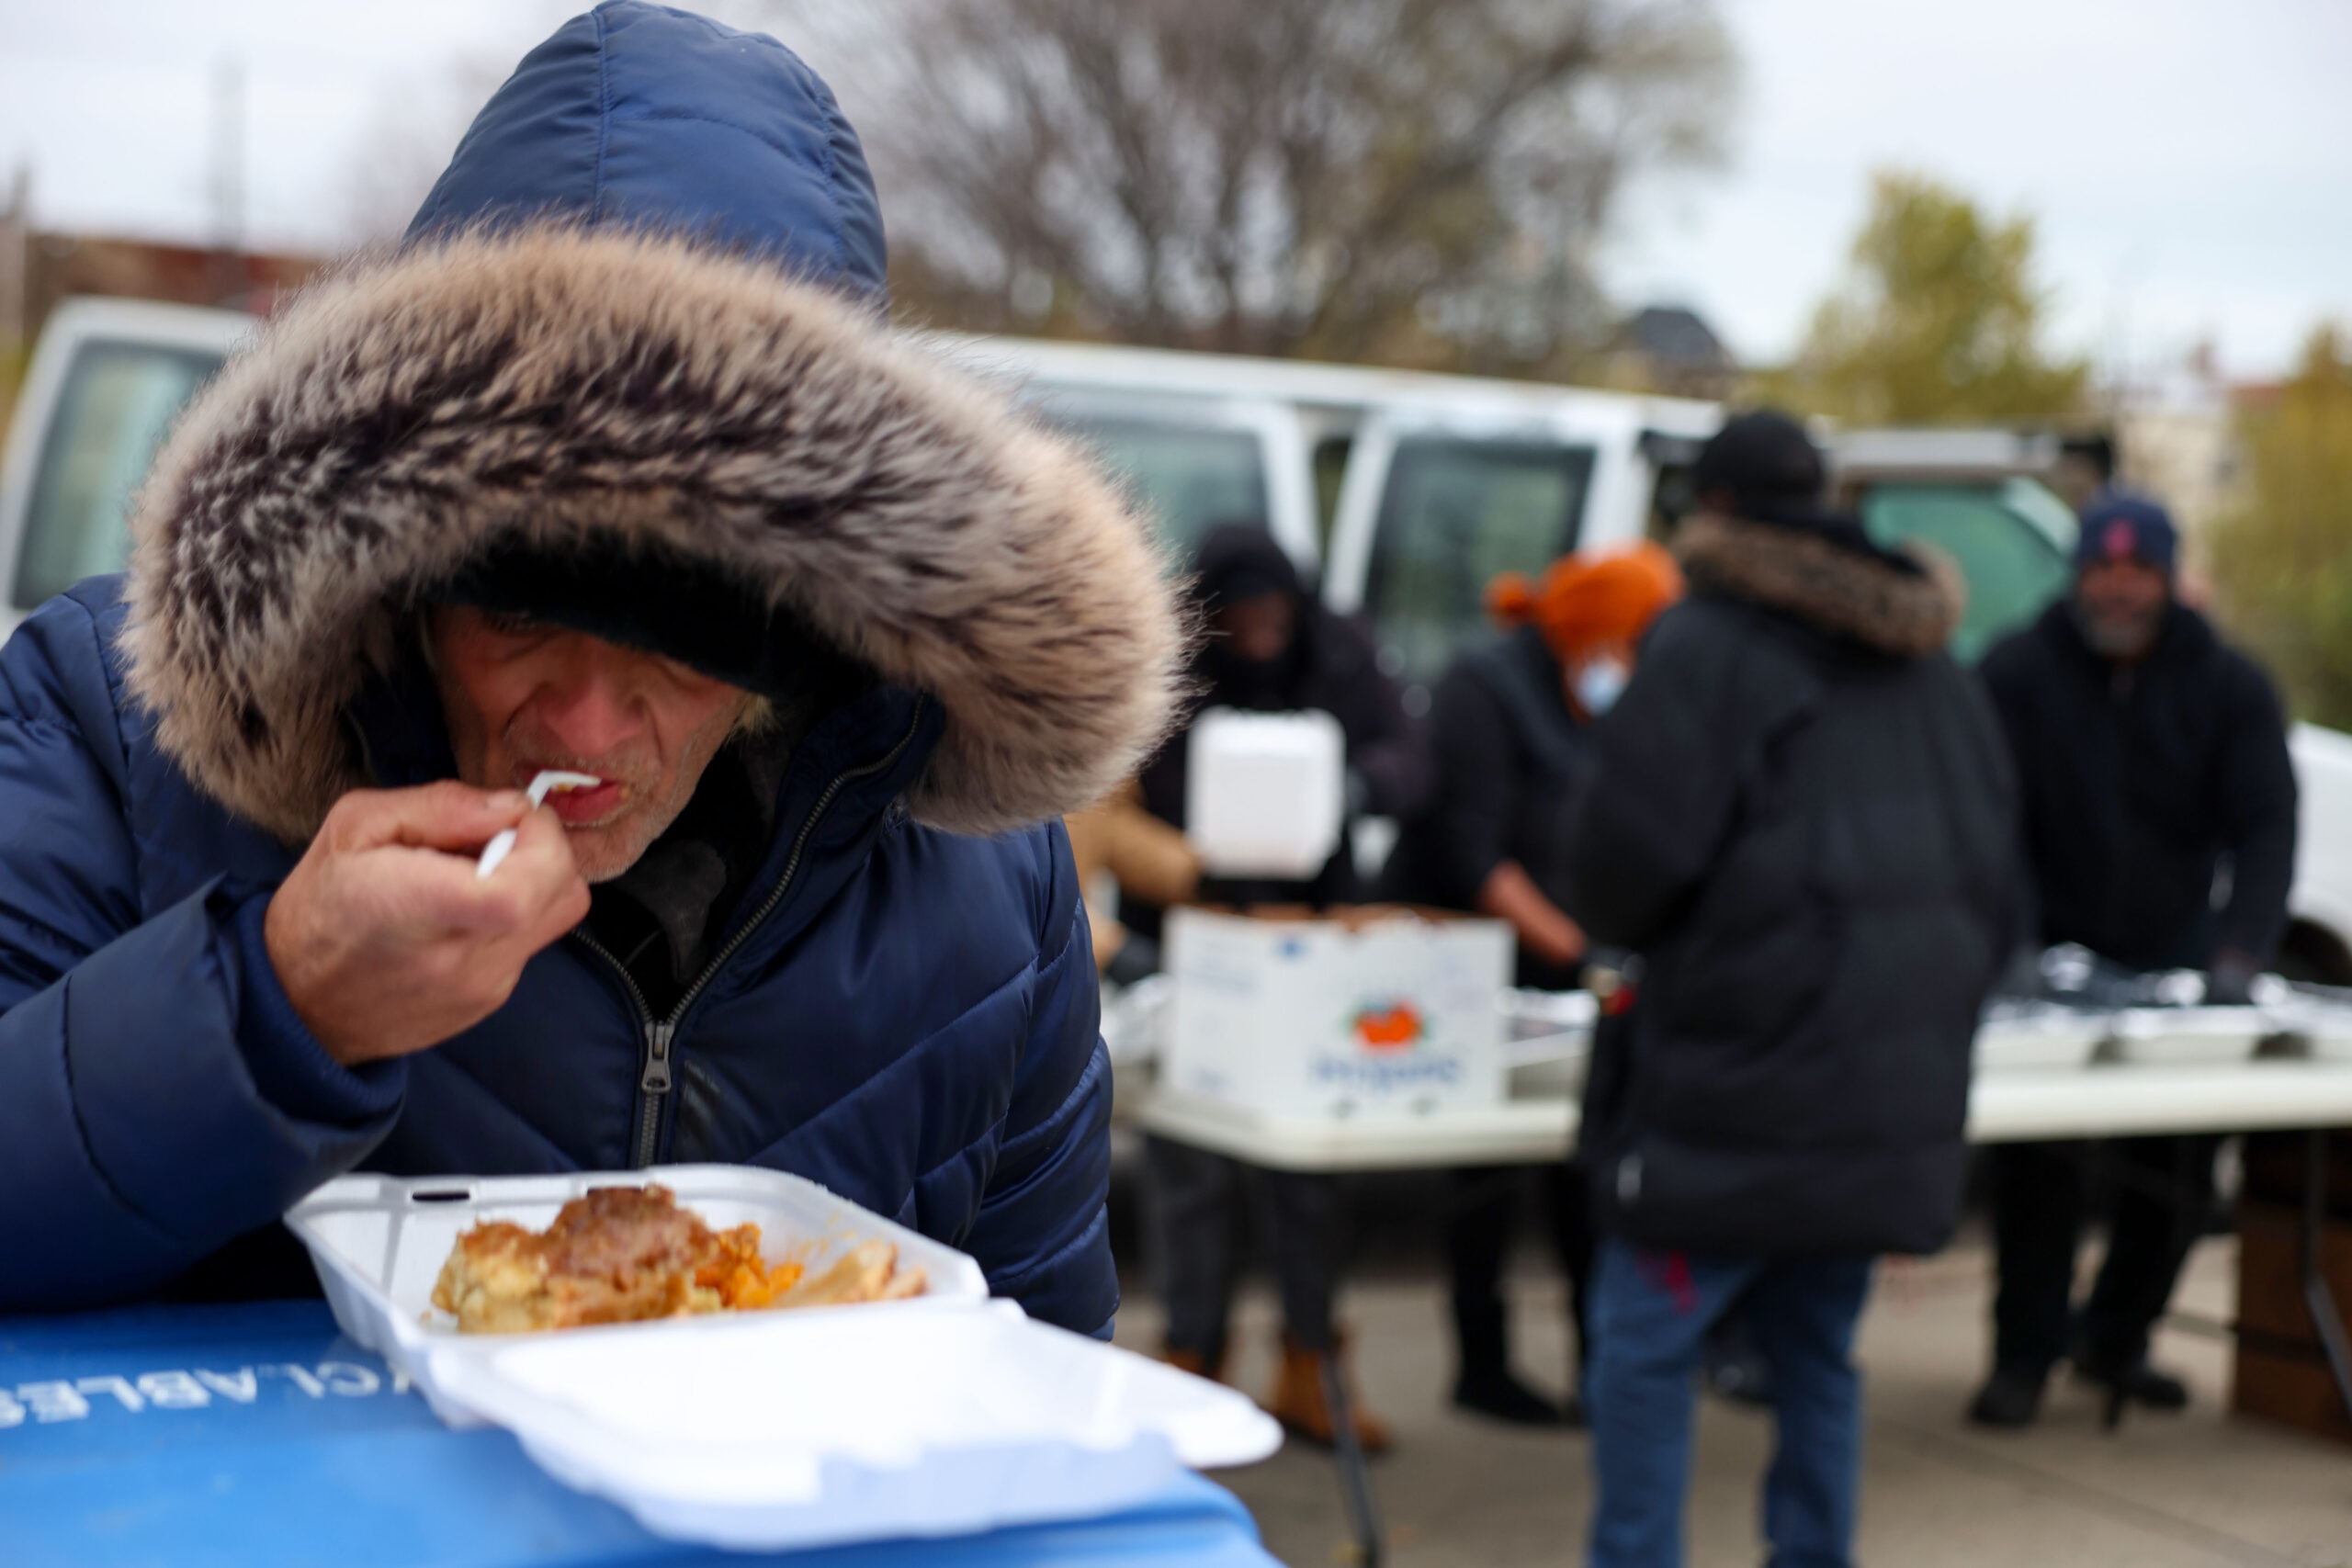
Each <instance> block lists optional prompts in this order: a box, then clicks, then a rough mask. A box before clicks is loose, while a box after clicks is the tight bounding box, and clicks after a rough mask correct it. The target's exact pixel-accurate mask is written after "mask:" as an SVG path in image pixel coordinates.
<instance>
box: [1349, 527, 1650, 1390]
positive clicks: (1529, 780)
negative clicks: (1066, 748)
mask: <svg viewBox="0 0 2352 1568" xmlns="http://www.w3.org/2000/svg"><path fill="white" fill-rule="evenodd" d="M1681 596H1682V574H1681V572H1680V570H1679V569H1678V568H1677V567H1676V566H1675V564H1674V558H1673V557H1672V556H1670V555H1668V553H1667V552H1666V551H1665V550H1663V549H1661V548H1660V547H1657V546H1656V545H1653V544H1646V543H1645V544H1640V545H1635V546H1634V547H1631V548H1626V549H1619V550H1613V551H1610V552H1607V553H1594V554H1579V555H1572V556H1566V557H1563V558H1561V559H1559V560H1556V561H1555V562H1553V563H1552V565H1551V566H1550V567H1549V568H1547V569H1546V570H1544V572H1543V574H1542V575H1541V576H1540V577H1537V578H1534V579H1532V580H1531V579H1529V578H1527V577H1525V576H1523V575H1521V574H1520V573H1517V572H1507V573H1505V574H1503V575H1502V576H1500V577H1498V578H1497V579H1496V580H1495V581H1493V582H1492V583H1491V584H1490V585H1489V586H1488V588H1487V610H1488V613H1489V614H1490V615H1492V616H1493V618H1494V620H1495V622H1496V623H1497V625H1498V626H1500V627H1501V628H1503V630H1504V633H1505V635H1504V636H1503V637H1502V638H1501V639H1500V640H1499V641H1498V642H1495V643H1492V644H1490V645H1488V646H1487V647H1483V648H1479V649H1475V650H1473V651H1472V652H1470V653H1468V654H1466V655H1464V657H1463V658H1462V659H1460V660H1457V661H1456V662H1455V664H1454V666H1453V669H1452V670H1450V671H1447V672H1446V674H1445V677H1444V678H1443V679H1442V680H1441V681H1440V682H1438V684H1437V687H1436V689H1435V690H1434V692H1433V693H1432V694H1431V703H1430V725H1431V728H1432V736H1431V739H1432V742H1433V745H1434V748H1435V751H1436V761H1437V769H1438V787H1437V789H1436V791H1435V792H1434V794H1433V795H1432V796H1431V803H1430V807H1428V808H1427V809H1426V810H1424V811H1423V812H1422V813H1421V814H1420V815H1419V816H1418V817H1416V818H1412V819H1411V820H1409V821H1408V822H1407V823H1406V824H1405V826H1404V829H1403V831H1402V833H1401V834H1400V835H1399V837H1398V840H1397V848H1396V852H1395V853H1394V854H1392V855H1391V856H1390V858H1389V861H1388V866H1387V870H1386V872H1385V874H1384V877H1383V886H1382V892H1383V894H1384V895H1385V897H1391V898H1395V899H1398V900H1400V901H1404V902H1408V903H1416V904H1429V905H1435V906H1437V907H1439V908H1449V909H1461V910H1464V911H1469V912H1475V913H1477V914H1483V915H1488V916H1492V917H1494V918H1496V919H1503V920H1507V921H1509V922H1510V927H1511V929H1512V931H1514V932H1516V933H1517V935H1518V939H1519V957H1518V965H1517V980H1518V983H1519V984H1520V985H1521V986H1527V987H1534V988H1537V989H1541V990H1566V989H1570V988H1573V987H1577V986H1578V985H1580V984H1581V983H1582V972H1583V967H1584V964H1585V961H1586V957H1587V953H1586V944H1585V937H1584V932H1583V931H1580V930H1578V929H1577V923H1576V922H1575V921H1574V920H1572V919H1569V918H1568V917H1567V915H1566V912H1565V911H1564V910H1563V908H1562V905H1563V904H1565V903H1566V897H1564V893H1563V886H1562V882H1561V878H1560V870H1559V861H1560V854H1559V847H1560V844H1561V842H1562V840H1563V835H1564V831H1565V829H1566V823H1567V815H1568V804H1569V801H1570V799H1571V798H1572V797H1573V795H1574V794H1575V792H1576V789H1577V784H1579V782H1580V780H1581V778H1582V776H1583V773H1584V769H1585V751H1586V732H1587V729H1588V728H1589V726H1590V725H1591V724H1592V723H1593V722H1594V721H1595V720H1597V719H1598V718H1600V716H1602V715H1603V714H1606V713H1607V712H1608V711H1609V709H1610V708H1611V706H1612V705H1614V704H1615V703H1616V700H1617V695H1618V694H1619V693H1620V692H1622V691H1623V690H1624V688H1625V684H1626V682H1628V681H1629V680H1631V679H1632V676H1633V671H1634V660H1635V657H1636V654H1637V650H1638V649H1639V647H1640V643H1641V638H1642V634H1643V633H1644V632H1645V631H1646V630H1647V629H1648V628H1649V624H1650V622H1651V621H1652V620H1654V619H1655V618H1656V617H1657V614H1658V612H1659V611H1661V610H1663V609H1665V608H1666V607H1667V606H1668V604H1672V603H1674V601H1676V600H1677V599H1679V598H1680V597H1681ZM1543 1178H1544V1185H1545V1186H1546V1188H1547V1197H1548V1198H1549V1200H1550V1204H1549V1206H1550V1209H1551V1219H1552V1226H1553V1233H1554V1237H1555V1241H1556V1243H1557V1245H1558V1247H1559V1249H1560V1254H1561V1258H1562V1261H1563V1262H1564V1263H1565V1265H1566V1269H1567V1272H1568V1282H1569V1288H1570V1292H1571V1295H1572V1299H1573V1301H1574V1303H1575V1306H1576V1310H1577V1323H1578V1333H1577V1354H1578V1359H1579V1362H1581V1360H1582V1359H1583V1355H1584V1334H1583V1332H1582V1324H1583V1303H1584V1289H1583V1285H1584V1274H1585V1268H1586V1265H1587V1263H1588V1262H1589V1259H1590V1258H1591V1255H1592V1233H1591V1228H1590V1225H1589V1222H1588V1221H1587V1219H1586V1216H1585V1204H1584V1195H1583V1191H1582V1180H1581V1177H1580V1175H1578V1174H1577V1172H1576V1171H1575V1170H1574V1168H1572V1167H1569V1166H1567V1165H1565V1164H1564V1165H1559V1166H1553V1167H1547V1168H1544V1172H1543ZM1525 1179H1526V1173H1525V1172H1524V1170H1522V1169H1521V1168H1515V1167H1499V1168H1477V1169H1467V1170H1461V1171H1457V1172H1456V1173H1455V1190H1454V1201H1453V1213H1452V1216H1451V1224H1449V1226H1448V1229H1447V1251H1448V1253H1449V1255H1450V1259H1449V1260H1450V1262H1451V1263H1452V1266H1453V1322H1454V1332H1455V1337H1456V1343H1457V1346H1458V1348H1459V1350H1460V1365H1459V1371H1458V1373H1457V1376H1456V1379H1455V1382H1454V1391H1453V1402H1454V1404H1457V1405H1459V1406H1461V1407H1462V1408H1464V1409H1465V1410H1471V1411H1475V1412H1476V1413H1478V1414H1481V1415H1486V1416H1494V1417H1496V1418H1498V1419H1500V1420H1505V1421H1510V1422H1516V1423H1519V1424H1522V1425H1530V1426H1551V1425H1556V1424H1559V1423H1562V1422H1564V1421H1565V1422H1575V1421H1577V1420H1578V1419H1580V1411H1579V1409H1578V1407H1577V1402H1576V1400H1575V1398H1574V1397H1573V1396H1571V1397H1570V1399H1569V1400H1568V1401H1567V1402H1566V1404H1565V1405H1561V1404H1554V1403H1553V1402H1552V1401H1551V1400H1549V1399H1547V1398H1545V1397H1544V1395H1543V1394H1541V1393H1537V1392H1536V1391H1535V1390H1534V1389H1532V1388H1531V1387H1529V1386H1528V1385H1527V1384H1526V1383H1525V1382H1523V1381H1521V1379H1520V1378H1519V1377H1518V1375H1517V1374H1516V1373H1514V1372H1513V1371H1511V1369H1510V1337H1509V1331H1508V1318H1507V1314H1506V1310H1505V1307H1504V1303H1503V1298H1502V1293H1501V1290H1500V1280H1501V1274H1502V1268H1503V1263H1504V1259H1505V1256H1506V1255H1507V1253H1508V1252H1509V1250H1510V1237H1511V1234H1512V1231H1513V1229H1514V1228H1515V1222H1516V1220H1517V1217H1518V1213H1519V1195H1520V1190H1521V1186H1522V1185H1523V1184H1524V1182H1525Z"/></svg>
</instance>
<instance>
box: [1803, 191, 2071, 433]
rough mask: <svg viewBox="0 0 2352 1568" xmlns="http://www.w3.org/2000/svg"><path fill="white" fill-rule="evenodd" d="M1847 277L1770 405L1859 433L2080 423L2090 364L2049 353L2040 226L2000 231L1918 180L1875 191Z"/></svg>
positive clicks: (2001, 225) (2008, 226) (2020, 223)
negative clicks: (2038, 272) (2071, 416)
mask: <svg viewBox="0 0 2352 1568" xmlns="http://www.w3.org/2000/svg"><path fill="white" fill-rule="evenodd" d="M1851 263H1852V266H1851V272H1850V275H1849V277H1848V278H1847V280H1846V281H1845V282H1844V283H1843V284H1842V285H1841V286H1840V287H1839V288H1838V290H1837V292H1835V293H1834V294H1832V295H1831V296H1830V297H1829V298H1828V299H1826V300H1824V301H1823V302H1822V304H1821V306H1820V308H1819V309H1818V310H1815V313H1814V318H1813V325H1812V329H1811V331H1810V333H1808V334H1807V336H1806V339H1805V343H1804V348H1803V350H1802V351H1801V352H1800V353H1799V355H1798V356H1797V360H1796V363H1795V364H1794V365H1792V366H1791V367H1789V368H1788V369H1787V370H1786V371H1783V372H1781V373H1779V374H1777V375H1771V376H1767V377H1765V378H1762V385H1761V386H1760V387H1759V389H1758V390H1759V391H1760V392H1761V393H1762V395H1763V397H1764V398H1765V399H1766V400H1770V401H1775V402H1780V403H1783V404H1786V405H1792V406H1794V407H1797V408H1800V409H1803V410H1804V411H1805V412H1811V413H1823V414H1830V415H1834V416H1836V417H1838V418H1840V419H1843V420H1846V421H1849V423H1857V424H1928V423H2008V422H2011V421H2016V420H2023V419H2043V418H2049V417H2052V416H2055V415H2064V414H2068V413H2073V412H2078V411H2079V410H2080V408H2081V406H2082V403H2083V396H2084V391H2085V389H2086V384H2087V383H2088V381H2089V378H2090V367H2089V366H2088V364H2087V363H2086V362H2085V361H2083V360H2080V359H2063V358H2053V357H2052V356H2051V355H2048V354H2047V353H2046V352H2045V351H2044V349H2043V348H2042V346H2041V333H2042V329H2043V325H2044V322H2043V312H2044V307H2045V305H2046V304H2047V296H2046V295H2045V294H2044V293H2043V291H2042V290H2041V289H2040V288H2036V287H2035V285H2034V282H2033V220H2031V219H2030V218H2024V217H2018V218H2012V219H2010V220H2007V221H2006V222H1996V221H1994V220H1991V219H1989V218H1987V217H1986V216H1985V214H1984V213H1983V212H1981V211H1980V210H1978V209H1977V207H1976V204H1975V203H1974V202H1972V201H1970V200H1969V199H1968V198H1967V197H1964V196H1962V195H1961V194H1960V193H1959V192H1958V191H1955V190H1952V189H1951V188H1950V187H1949V186H1943V185H1939V184H1938V183H1937V182H1936V181H1934V180H1932V179H1929V178H1927V177H1926V176H1924V175H1910V174H1897V173H1881V174H1878V175H1874V176H1872V179H1871V209H1870V216H1869V217H1868V219H1867V220H1865V221H1864V222H1863V224H1862V231H1861V233H1860V237H1858V238H1857V239H1856V240H1855V242H1854V248H1853V251H1852V253H1851Z"/></svg>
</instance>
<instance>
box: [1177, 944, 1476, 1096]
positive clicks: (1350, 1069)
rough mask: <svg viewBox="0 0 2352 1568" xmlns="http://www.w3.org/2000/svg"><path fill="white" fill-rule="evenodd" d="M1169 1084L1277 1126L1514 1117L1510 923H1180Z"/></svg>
mask: <svg viewBox="0 0 2352 1568" xmlns="http://www.w3.org/2000/svg"><path fill="white" fill-rule="evenodd" d="M1167 934H1168V972H1169V974H1170V976H1173V977H1174V980H1175V994H1174V998H1173V1001H1172V1003H1171V1005H1170V1018H1169V1024H1168V1029H1167V1037H1166V1041H1165V1043H1164V1046H1163V1051H1162V1055H1161V1058H1160V1069H1159V1071H1160V1077H1159V1081H1160V1082H1161V1083H1163V1084H1165V1085H1168V1086H1169V1087H1170V1088H1173V1089H1179V1090H1181V1091H1182V1092H1184V1093H1187V1094H1195V1095H1200V1096H1203V1097H1204V1098H1206V1099H1210V1100H1224V1101H1226V1102H1227V1103H1230V1104H1237V1105H1243V1106H1248V1107H1250V1108H1252V1109H1254V1110H1258V1111H1265V1112H1268V1113H1272V1114H1280V1115H1299V1114H1306V1115H1316V1116H1351V1115H1357V1114H1382V1113H1392V1112H1406V1113H1412V1114H1426V1113H1429V1112H1432V1111H1442V1110H1447V1109H1453V1108H1457V1107H1464V1106H1487V1105H1497V1104H1499V1103H1501V1102H1502V1100H1503V1099H1504V1096H1505V1092H1506V1083H1507V1078H1508V1073H1509V1062H1508V1059H1507V1056H1506V1054H1505V1048H1504V1040H1503V1036H1504V1017H1503V1014H1502V1011H1501V1010H1500V1009H1499V1007H1498V998H1500V997H1501V995H1502V992H1503V988H1504V986H1505V984H1506V983H1507V982H1508V980H1509V979H1510V962H1511V935H1510V927H1509V926H1507V925H1505V924H1503V923H1502V922H1501V921H1499V920H1476V919H1448V920H1436V921H1432V920H1426V919H1419V918H1417V917H1409V916H1408V917H1399V918H1394V919H1380V920H1375V921H1374V922H1372V923H1370V924H1365V925H1360V926H1358V927H1356V928H1355V929H1353V930H1351V929H1349V927H1348V926H1347V925H1345V924H1342V923H1341V922H1340V921H1338V920H1329V919H1313V920H1261V919H1249V918H1247V917H1243V916H1237V915H1221V914H1216V913H1212V912H1210V911H1207V910H1202V909H1175V910H1171V911H1170V914H1169V919H1168V926H1167Z"/></svg>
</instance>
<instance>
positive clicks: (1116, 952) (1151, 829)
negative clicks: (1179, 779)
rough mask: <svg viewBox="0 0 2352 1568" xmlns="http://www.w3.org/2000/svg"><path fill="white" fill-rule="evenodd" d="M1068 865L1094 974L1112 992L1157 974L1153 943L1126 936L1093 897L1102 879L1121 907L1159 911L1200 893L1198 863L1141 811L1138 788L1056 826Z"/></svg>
mask: <svg viewBox="0 0 2352 1568" xmlns="http://www.w3.org/2000/svg"><path fill="white" fill-rule="evenodd" d="M1063 826H1064V827H1066V828H1068V829H1069V851H1070V858H1071V859H1072V860H1073V861H1074V862H1075V863H1077V866H1078V885H1079V889H1080V892H1082V893H1083V894H1084V895H1085V897H1086V914H1087V922H1088V924H1089V925H1091V926H1092V927H1093V930H1094V966H1095V967H1096V968H1097V969H1098V970H1100V971H1101V972H1102V974H1103V978H1104V979H1107V980H1109V981H1111V982H1112V983H1113V984H1114V985H1120V986H1131V985H1133V984H1135V983H1136V981H1137V980H1140V979H1143V978H1145V977H1146V976H1151V975H1156V974H1158V973H1159V942H1156V941H1154V940H1153V939H1152V938H1150V937H1145V936H1137V935H1136V933H1135V932H1133V931H1129V930H1128V929H1127V927H1126V925H1125V923H1124V922H1123V921H1121V920H1120V919H1119V918H1118V917H1117V916H1116V915H1115V914H1114V913H1112V911H1111V910H1110V908H1107V907H1105V906H1104V905H1103V904H1102V903H1101V901H1100V897H1099V890H1100V889H1101V887H1102V886H1103V882H1104V880H1105V879H1107V880H1108V881H1109V883H1110V885H1111V886H1113V887H1114V888H1116V889H1117V891H1118V895H1119V897H1120V899H1121V901H1122V903H1123V904H1125V902H1128V901H1140V902H1143V903H1146V904H1148V905H1152V906H1155V907H1158V908H1166V907H1167V906H1169V905H1171V904H1183V903H1189V902H1191V901H1192V898H1193V895H1194V894H1195V893H1197V892H1198V891H1199V890H1200V886H1201V856H1200V852H1199V851H1197V850H1195V849H1193V845H1192V841H1191V840H1188V839H1186V838H1185V837H1184V835H1183V834H1182V833H1181V832H1179V831H1178V830H1177V829H1174V828H1172V827H1170V826H1169V825H1168V824H1167V823H1165V822H1163V821H1161V820H1160V819H1159V818H1157V817H1154V816H1153V815H1152V814H1151V813H1150V812H1148V811H1147V810H1145V809H1144V805H1143V787H1142V785H1141V784H1138V783H1137V782H1136V781H1135V780H1133V779H1129V780H1128V781H1127V782H1126V783H1125V784H1121V785H1120V786H1119V787H1118V788H1117V789H1114V790H1113V791H1112V792H1111V793H1110V794H1109V795H1104V796H1103V798H1102V799H1101V800H1098V801H1096V802H1095V803H1094V804H1093V805H1092V806H1090V807H1087V808H1086V809H1085V810H1083V811H1073V812H1071V813H1070V814H1069V817H1067V818H1064V819H1063Z"/></svg>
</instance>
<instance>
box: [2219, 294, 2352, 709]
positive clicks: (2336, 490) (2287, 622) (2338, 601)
mask: <svg viewBox="0 0 2352 1568" xmlns="http://www.w3.org/2000/svg"><path fill="white" fill-rule="evenodd" d="M2237 425H2238V428H2237V439H2238V450H2239V462H2240V469H2239V472H2240V487H2239V491H2238V496H2237V500H2236V502H2235V503H2234V504H2233V505H2232V506H2231V507H2230V509H2229V511H2228V512H2227V513H2225V514H2224V515H2222V517H2220V518H2218V519H2216V521H2215V523H2214V526H2213V534H2212V543H2213V552H2212V553H2213V576H2214V583H2215V586H2216V588H2217V589H2218V590H2219V592H2220V594H2221V600H2222V604H2221V607H2222V612H2223V615H2224V616H2225V617H2226V618H2227V620H2228V621H2229V623H2230V626H2231V629H2232V631H2233V633H2234V634H2235V635H2236V636H2237V637H2240V638H2241V639H2243V640H2244V641H2245V642H2246V643H2247V644H2248V645H2250V646H2251V647H2252V648H2253V649H2255V650H2256V652H2258V653H2259V654H2261V656H2262V657H2263V659H2264V660H2266V661H2267V663H2268V664H2269V666H2270V669H2271V671H2273V672H2274V673H2275V674H2276V675H2277V676H2278V679H2279V681H2280V682H2281V683H2282V684H2283V685H2284V686H2285V687H2286V688H2287V692H2288V695H2289V698H2290V701H2291V702H2292V703H2293V705H2294V707H2295V710H2296V712H2297V713H2298V714H2300V715H2301V716H2303V717H2304V718H2307V719H2310V720H2312V722H2313V723H2316V724H2324V725H2328V726H2331V727H2333V728H2338V729H2344V728H2352V338H2347V337H2346V333H2345V332H2344V330H2343V329H2342V328H2341V327H2337V326H2324V327H2322V328H2320V329H2319V330H2318V331H2317V332H2315V333H2312V337H2311V341H2310V342H2309V343H2308V344H2306V345H2305V347H2304V350H2303V358H2302V363H2301V366H2300V367H2298V368H2297V369H2296V371H2295V374H2294V376H2293V377H2292V378H2290V379H2289V380H2288V381H2286V382H2285V383H2284V384H2282V385H2281V386H2280V387H2279V388H2278V391H2277V394H2276V395H2275V396H2272V397H2267V398H2264V399H2261V400H2257V401H2255V402H2252V403H2250V404H2248V405H2247V406H2246V407H2245V410H2244V411H2243V412H2241V413H2240V414H2239V416H2238V422H2237Z"/></svg>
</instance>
